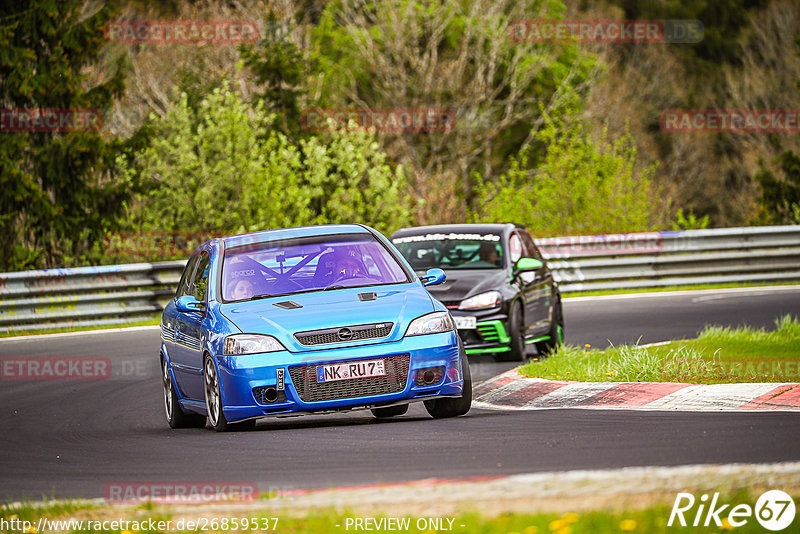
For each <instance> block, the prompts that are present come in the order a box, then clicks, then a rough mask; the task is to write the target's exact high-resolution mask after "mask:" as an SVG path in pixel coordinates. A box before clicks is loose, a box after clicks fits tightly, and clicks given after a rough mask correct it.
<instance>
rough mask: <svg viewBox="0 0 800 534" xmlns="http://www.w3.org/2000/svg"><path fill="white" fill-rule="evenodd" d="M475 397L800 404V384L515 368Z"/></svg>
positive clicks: (500, 401)
mask: <svg viewBox="0 0 800 534" xmlns="http://www.w3.org/2000/svg"><path fill="white" fill-rule="evenodd" d="M473 398H474V401H473V406H475V407H476V408H489V409H502V410H538V409H546V408H604V409H607V408H621V409H626V410H627V409H636V410H678V411H720V410H800V384H795V383H743V384H681V383H675V382H568V381H560V380H545V379H542V378H525V377H523V376H521V375H520V374H519V373H517V371H516V369H512V370H511V371H507V372H505V373H503V374H501V375H498V376H496V377H494V378H491V379H489V380H487V381H485V382H482V383H480V384H478V385H477V386H475V389H474V391H473Z"/></svg>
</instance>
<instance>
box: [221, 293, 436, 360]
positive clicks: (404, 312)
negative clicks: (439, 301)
mask: <svg viewBox="0 0 800 534" xmlns="http://www.w3.org/2000/svg"><path fill="white" fill-rule="evenodd" d="M361 293H375V295H376V298H375V300H361V299H360V298H359V294H361ZM287 301H291V302H294V303H297V304H299V305H300V306H302V307H301V308H295V309H285V308H282V307H279V306H276V305H275V304H277V303H285V302H287ZM432 311H434V307H433V303H432V302H431V297H430V295H429V294H428V292H427V291H426V290H425V288H423V287H422V286H420V285H418V284H416V283H411V284H393V285H389V286H377V287H359V288H348V289H337V290H335V291H317V292H313V293H300V294H296V295H286V296H283V297H273V298H269V299H261V300H254V301H249V302H236V303H230V304H221V305H220V312H221V313H222V314H223V315H224V316H225V317H227V318H228V320H230V321H231V322H232V323H234V324H235V325H236V327H237V328H239V329H240V330H241V331H242V332H245V333H248V334H269V335H271V336H275V337H276V338H277V339H278V341H280V342H281V343H282V344H283V346H284V347H286V348H287V349H288V350H290V351H291V352H304V351H310V350H320V349H326V350H327V349H330V348H334V347H336V348H339V347H341V348H344V347H348V346H360V345H369V344H374V343H385V342H388V341H398V340H400V339H402V337H403V335H404V334H405V332H406V329H407V328H408V325H409V323H410V322H411V321H412V320H413V319H415V318H417V317H419V316H420V315H425V314H426V313H431V312H432ZM371 323H393V324H394V326H393V328H392V331H391V334H390V335H389V336H388V337H384V338H380V339H366V340H359V341H352V342H347V343H336V344H325V345H315V346H304V345H301V344H300V343H299V342H298V341H297V340H296V339H295V337H294V334H295V333H297V332H305V331H308V330H318V329H322V328H339V327H345V326H356V325H361V324H371Z"/></svg>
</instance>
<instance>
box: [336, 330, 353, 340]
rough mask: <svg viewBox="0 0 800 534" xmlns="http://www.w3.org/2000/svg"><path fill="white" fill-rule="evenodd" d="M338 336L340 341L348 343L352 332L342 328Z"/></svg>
mask: <svg viewBox="0 0 800 534" xmlns="http://www.w3.org/2000/svg"><path fill="white" fill-rule="evenodd" d="M338 336H339V339H341V340H342V341H348V340H349V339H350V338H352V337H353V331H352V330H350V329H349V328H342V329H340V330H339V333H338Z"/></svg>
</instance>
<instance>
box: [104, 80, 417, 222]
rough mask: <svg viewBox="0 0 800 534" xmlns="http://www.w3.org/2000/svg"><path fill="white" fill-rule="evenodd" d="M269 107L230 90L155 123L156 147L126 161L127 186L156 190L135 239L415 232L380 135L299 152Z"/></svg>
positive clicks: (333, 136) (312, 141) (335, 140)
mask: <svg viewBox="0 0 800 534" xmlns="http://www.w3.org/2000/svg"><path fill="white" fill-rule="evenodd" d="M273 120H274V116H273V115H271V114H268V113H267V112H266V110H265V109H264V106H263V103H262V102H258V103H257V104H255V105H253V104H251V103H248V102H245V101H244V100H243V99H242V98H241V97H240V96H239V95H237V94H235V93H233V92H232V91H231V90H230V89H229V87H228V85H227V84H223V86H222V87H220V88H217V89H215V90H214V91H213V92H212V93H211V94H209V95H208V96H207V97H206V98H205V99H204V100H202V101H201V102H200V103H199V107H198V108H197V109H193V108H192V106H191V105H190V103H189V101H188V97H187V95H186V94H181V95H180V97H179V99H178V100H177V101H176V102H175V103H174V104H173V105H172V106H171V107H170V108H169V110H168V111H167V114H166V116H165V117H164V118H156V117H152V118H151V121H152V128H153V130H154V136H153V140H152V143H151V145H150V146H148V147H146V148H144V149H142V150H140V151H138V152H137V153H136V154H135V156H134V158H133V159H132V160H128V159H127V158H124V157H120V158H119V165H120V167H121V168H123V169H124V170H125V174H126V176H127V177H128V180H130V181H134V180H137V179H139V180H141V181H142V182H143V183H145V184H149V190H148V191H146V192H145V193H144V194H142V195H140V196H139V197H138V198H137V200H136V203H135V204H134V205H133V208H132V213H131V215H132V221H133V224H134V228H133V229H135V230H145V231H154V230H157V231H183V232H187V231H191V232H206V233H217V234H225V233H233V232H249V231H256V230H265V229H268V228H282V227H288V226H298V225H303V224H324V223H345V222H363V223H366V224H370V225H373V226H375V227H377V228H378V229H380V230H384V231H388V230H393V229H395V228H397V227H399V226H401V225H404V224H408V222H409V213H410V204H409V200H408V197H407V194H406V191H405V187H406V183H405V180H404V177H403V172H402V169H401V168H397V169H392V167H391V166H390V165H389V164H388V163H387V162H386V155H385V154H384V153H383V152H382V151H381V149H380V146H379V145H378V143H377V142H376V141H375V139H374V137H373V135H372V134H370V133H368V132H351V131H346V130H342V131H334V132H332V133H330V134H326V135H325V136H323V137H319V138H316V137H312V138H309V139H306V140H304V141H302V142H301V144H300V145H295V144H293V143H292V142H291V141H290V140H289V138H288V137H287V136H286V135H284V134H283V133H282V132H279V131H276V130H274V128H273Z"/></svg>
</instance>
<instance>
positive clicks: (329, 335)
mask: <svg viewBox="0 0 800 534" xmlns="http://www.w3.org/2000/svg"><path fill="white" fill-rule="evenodd" d="M392 326H394V323H374V324H361V325H358V326H345V327H337V328H324V329H322V330H309V331H308V332H298V333H296V334H295V335H294V337H295V339H297V341H299V342H300V344H301V345H306V346H310V345H325V344H327V343H347V342H349V341H358V340H361V339H377V338H381V337H386V336H388V335H389V334H390V333H391V332H392Z"/></svg>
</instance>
